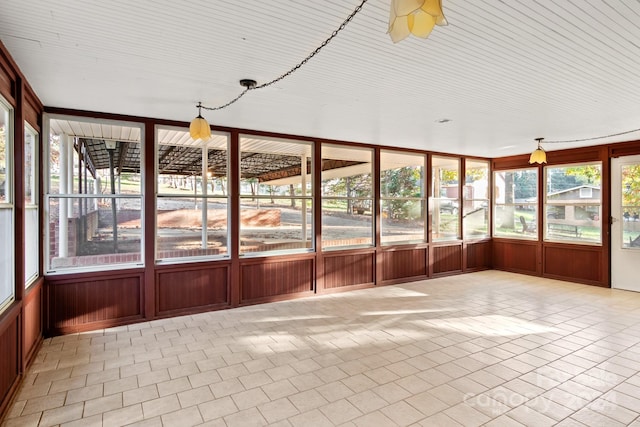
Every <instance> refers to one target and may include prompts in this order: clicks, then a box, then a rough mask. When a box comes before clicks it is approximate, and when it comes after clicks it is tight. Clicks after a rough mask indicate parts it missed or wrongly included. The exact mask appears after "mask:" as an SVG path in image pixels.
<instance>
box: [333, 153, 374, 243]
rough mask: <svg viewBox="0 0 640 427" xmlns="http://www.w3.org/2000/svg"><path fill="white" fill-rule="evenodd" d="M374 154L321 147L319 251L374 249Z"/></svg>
mask: <svg viewBox="0 0 640 427" xmlns="http://www.w3.org/2000/svg"><path fill="white" fill-rule="evenodd" d="M372 161H373V151H372V150H370V149H362V148H347V147H339V146H335V145H327V144H323V146H322V247H323V249H338V248H345V247H354V246H372V245H373V222H372V219H373V211H374V209H373V182H372V174H373V167H372V164H373V163H372Z"/></svg>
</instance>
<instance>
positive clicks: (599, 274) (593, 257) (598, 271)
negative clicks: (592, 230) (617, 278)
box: [542, 243, 608, 286]
mask: <svg viewBox="0 0 640 427" xmlns="http://www.w3.org/2000/svg"><path fill="white" fill-rule="evenodd" d="M602 257H603V251H602V249H601V248H600V247H598V246H579V245H571V246H569V245H561V244H552V243H546V244H545V245H544V246H543V248H542V265H543V269H544V270H543V274H544V276H546V277H551V278H555V279H560V280H570V281H574V282H581V283H586V284H590V285H596V286H607V283H608V277H607V276H608V271H607V270H606V266H607V262H605V260H603V259H602Z"/></svg>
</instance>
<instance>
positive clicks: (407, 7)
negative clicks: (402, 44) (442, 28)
mask: <svg viewBox="0 0 640 427" xmlns="http://www.w3.org/2000/svg"><path fill="white" fill-rule="evenodd" d="M447 24H448V23H447V19H446V18H445V17H444V13H443V12H442V3H441V0H391V12H390V14H389V31H388V33H389V36H391V40H392V41H393V42H394V43H398V42H399V41H401V40H404V39H405V38H407V37H408V36H409V35H410V34H413V35H414V36H416V37H421V38H423V39H426V38H427V37H429V34H431V31H432V30H433V27H434V26H435V25H447Z"/></svg>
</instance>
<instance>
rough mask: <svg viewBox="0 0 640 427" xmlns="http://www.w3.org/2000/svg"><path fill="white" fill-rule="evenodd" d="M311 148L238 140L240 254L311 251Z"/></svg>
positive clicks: (300, 144)
mask: <svg viewBox="0 0 640 427" xmlns="http://www.w3.org/2000/svg"><path fill="white" fill-rule="evenodd" d="M312 153H313V145H312V144H311V143H305V142H297V141H291V140H281V139H267V138H261V137H252V136H241V137H240V254H241V255H249V254H251V255H258V254H262V255H264V254H277V253H290V252H308V251H311V250H313V242H314V235H313V215H312V213H313V203H312V202H313V185H312V184H313V180H312V176H313V174H312V172H313V164H312Z"/></svg>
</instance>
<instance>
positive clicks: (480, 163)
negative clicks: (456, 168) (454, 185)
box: [462, 160, 489, 239]
mask: <svg viewBox="0 0 640 427" xmlns="http://www.w3.org/2000/svg"><path fill="white" fill-rule="evenodd" d="M464 176H465V183H464V187H462V229H463V231H464V238H465V239H484V238H486V237H489V162H486V161H484V160H467V161H466V163H465V174H464Z"/></svg>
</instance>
